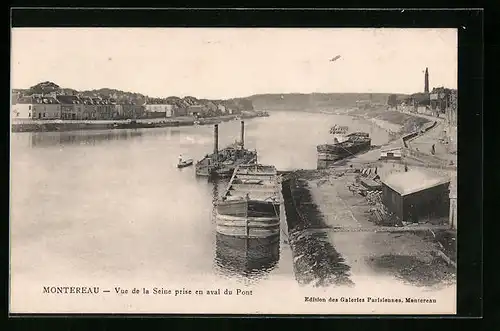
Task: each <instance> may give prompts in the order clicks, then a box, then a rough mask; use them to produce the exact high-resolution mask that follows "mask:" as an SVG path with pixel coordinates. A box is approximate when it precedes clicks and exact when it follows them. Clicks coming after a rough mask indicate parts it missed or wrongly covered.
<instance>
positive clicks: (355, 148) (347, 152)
mask: <svg viewBox="0 0 500 331" xmlns="http://www.w3.org/2000/svg"><path fill="white" fill-rule="evenodd" d="M370 148H371V138H370V136H369V134H368V133H366V132H352V133H349V134H345V135H344V134H338V133H337V134H334V142H333V143H331V144H322V145H318V146H317V147H316V151H317V153H318V168H326V167H328V166H329V165H330V164H331V163H333V162H336V161H339V160H342V159H345V158H348V157H351V156H354V155H356V154H358V153H361V152H364V151H368V150H369V149H370Z"/></svg>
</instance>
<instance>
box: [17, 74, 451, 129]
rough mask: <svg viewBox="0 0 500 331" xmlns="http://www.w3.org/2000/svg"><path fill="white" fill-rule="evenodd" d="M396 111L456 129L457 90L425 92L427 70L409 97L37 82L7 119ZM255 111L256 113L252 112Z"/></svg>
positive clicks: (20, 96)
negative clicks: (155, 90)
mask: <svg viewBox="0 0 500 331" xmlns="http://www.w3.org/2000/svg"><path fill="white" fill-rule="evenodd" d="M353 107H355V108H356V109H366V110H369V109H379V108H388V109H397V110H400V111H404V112H412V113H421V114H424V115H430V116H437V117H440V116H443V117H446V120H447V123H449V124H450V125H452V126H456V125H457V90H456V89H450V88H445V87H434V88H433V89H432V90H430V88H429V71H428V69H427V68H426V70H425V76H424V91H423V92H417V93H413V94H389V93H312V94H297V93H290V94H258V95H253V96H249V97H242V98H233V99H228V100H208V99H197V98H196V97H193V96H186V97H183V98H181V97H177V96H169V97H165V98H152V97H149V96H146V95H143V94H140V93H133V92H124V91H119V90H115V89H109V88H102V89H98V90H91V91H77V90H74V89H70V88H61V87H60V86H59V85H57V84H55V83H53V82H48V81H47V82H42V83H39V84H37V85H35V86H32V87H31V88H29V89H25V90H13V91H12V108H11V109H12V118H13V119H14V120H18V121H19V122H26V121H29V122H31V121H33V122H35V121H36V122H40V121H42V122H43V121H44V120H47V121H48V120H52V121H54V120H60V121H94V120H115V121H116V120H130V119H158V120H161V119H168V118H172V119H174V118H183V117H184V118H186V117H190V118H217V117H224V116H228V115H232V116H237V115H242V114H243V115H244V114H245V113H247V115H248V114H251V115H249V116H259V115H264V116H265V115H267V114H266V113H265V112H263V110H265V111H273V110H287V111H293V110H300V111H322V110H324V109H327V108H337V109H339V108H343V109H350V108H353ZM257 110H259V111H257Z"/></svg>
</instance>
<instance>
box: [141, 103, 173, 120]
mask: <svg viewBox="0 0 500 331" xmlns="http://www.w3.org/2000/svg"><path fill="white" fill-rule="evenodd" d="M144 115H145V117H147V118H164V117H172V116H173V105H172V104H170V103H169V102H168V101H167V100H166V99H158V98H155V99H147V100H146V103H145V104H144Z"/></svg>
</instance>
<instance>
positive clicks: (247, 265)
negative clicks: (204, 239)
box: [212, 179, 280, 280]
mask: <svg viewBox="0 0 500 331" xmlns="http://www.w3.org/2000/svg"><path fill="white" fill-rule="evenodd" d="M228 183H229V180H227V179H226V180H222V179H213V180H212V187H213V190H212V201H213V204H214V208H213V209H212V217H213V218H212V219H213V220H214V222H215V214H216V211H215V204H216V202H217V200H218V199H219V192H222V191H223V190H225V189H226V185H227V184H228ZM279 257H280V237H279V236H274V237H272V238H263V239H262V238H252V239H245V238H237V237H231V236H226V235H222V234H219V233H217V234H216V241H215V265H216V268H217V269H218V271H221V272H222V273H223V274H224V275H226V276H229V277H230V276H233V275H237V276H243V277H246V278H251V279H253V280H256V279H257V278H261V277H262V276H263V275H265V274H267V273H269V272H270V271H272V270H273V269H274V268H275V267H276V266H277V264H278V260H279Z"/></svg>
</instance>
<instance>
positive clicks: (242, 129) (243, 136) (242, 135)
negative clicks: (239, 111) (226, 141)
mask: <svg viewBox="0 0 500 331" xmlns="http://www.w3.org/2000/svg"><path fill="white" fill-rule="evenodd" d="M240 140H241V147H245V121H241V139H240Z"/></svg>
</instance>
